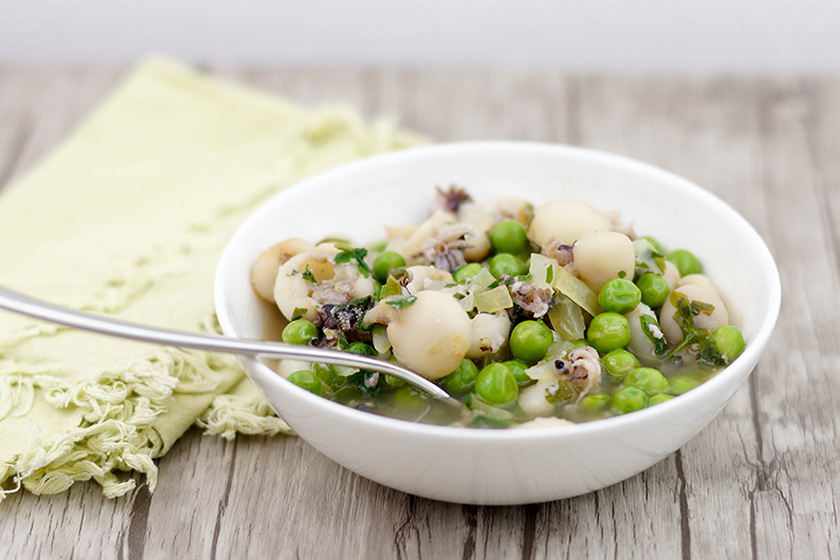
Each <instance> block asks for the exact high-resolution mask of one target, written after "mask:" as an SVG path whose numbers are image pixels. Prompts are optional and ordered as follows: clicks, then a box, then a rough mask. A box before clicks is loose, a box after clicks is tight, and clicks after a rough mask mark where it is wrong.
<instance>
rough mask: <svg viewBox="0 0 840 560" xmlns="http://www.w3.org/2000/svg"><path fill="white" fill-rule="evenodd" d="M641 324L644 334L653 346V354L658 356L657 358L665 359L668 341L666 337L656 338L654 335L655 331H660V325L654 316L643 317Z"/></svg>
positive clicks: (641, 317)
mask: <svg viewBox="0 0 840 560" xmlns="http://www.w3.org/2000/svg"><path fill="white" fill-rule="evenodd" d="M639 322H640V323H641V325H642V332H643V333H645V336H646V337H647V338H648V340H650V342H651V344H653V352H654V353H655V354H656V357H657V358H663V357H664V356H665V355H666V354H667V353H668V341H667V340H665V337H664V336H662V337H660V338H656V337H655V336H654V335H653V332H654V331H655V330H659V323H657V322H656V317H654V316H652V315H641V316H640V317H639ZM660 332H661V331H660Z"/></svg>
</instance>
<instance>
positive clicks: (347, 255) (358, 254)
mask: <svg viewBox="0 0 840 560" xmlns="http://www.w3.org/2000/svg"><path fill="white" fill-rule="evenodd" d="M336 247H337V248H339V249H341V252H340V253H339V254H337V255H336V256H335V263H336V264H341V263H348V262H350V261H351V260H355V261H356V266H358V267H359V272H360V273H361V274H362V276H364V277H365V278H369V277H370V267H369V266H368V265H367V263H366V262H365V256H366V255H367V252H368V250H367V249H365V248H363V247H350V246H348V245H336Z"/></svg>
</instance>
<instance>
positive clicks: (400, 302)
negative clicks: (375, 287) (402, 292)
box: [384, 296, 417, 309]
mask: <svg viewBox="0 0 840 560" xmlns="http://www.w3.org/2000/svg"><path fill="white" fill-rule="evenodd" d="M384 301H385V303H387V304H388V305H390V306H391V307H394V308H396V309H405V308H406V307H409V306H411V305H413V304H414V302H415V301H417V296H396V297H390V298H388V299H386V300H384Z"/></svg>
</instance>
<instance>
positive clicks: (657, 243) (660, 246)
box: [642, 235, 665, 255]
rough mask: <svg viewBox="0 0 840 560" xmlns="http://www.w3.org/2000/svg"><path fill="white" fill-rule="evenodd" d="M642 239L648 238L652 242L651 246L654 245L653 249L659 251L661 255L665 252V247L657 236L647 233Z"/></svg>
mask: <svg viewBox="0 0 840 560" xmlns="http://www.w3.org/2000/svg"><path fill="white" fill-rule="evenodd" d="M642 239H645V240H647V242H648V243H650V246H651V247H653V250H654V251H656V252H657V253H659V254H660V255H664V254H665V249H663V248H662V244H661V243H659V241H657V240H656V238H654V237H651V236H649V235H646V236H644V237H642Z"/></svg>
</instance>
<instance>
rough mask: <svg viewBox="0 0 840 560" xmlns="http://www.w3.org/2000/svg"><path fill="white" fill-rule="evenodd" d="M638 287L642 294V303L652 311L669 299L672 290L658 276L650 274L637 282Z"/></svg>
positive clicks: (644, 275)
mask: <svg viewBox="0 0 840 560" xmlns="http://www.w3.org/2000/svg"><path fill="white" fill-rule="evenodd" d="M636 286H638V287H639V291H641V292H642V303H644V304H645V305H647V306H648V307H650V308H651V309H658V308H659V307H661V306H662V304H663V303H665V300H666V299H668V295H669V294H670V293H671V288H669V287H668V282H667V281H666V280H665V279H664V278H662V277H661V276H660V275H658V274H654V273H653V272H648V273H646V274H642V276H641V277H640V278H639V279H638V280H636Z"/></svg>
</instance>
